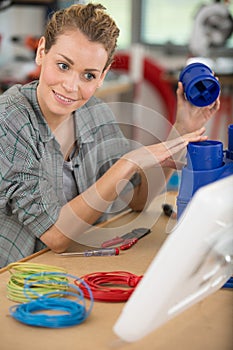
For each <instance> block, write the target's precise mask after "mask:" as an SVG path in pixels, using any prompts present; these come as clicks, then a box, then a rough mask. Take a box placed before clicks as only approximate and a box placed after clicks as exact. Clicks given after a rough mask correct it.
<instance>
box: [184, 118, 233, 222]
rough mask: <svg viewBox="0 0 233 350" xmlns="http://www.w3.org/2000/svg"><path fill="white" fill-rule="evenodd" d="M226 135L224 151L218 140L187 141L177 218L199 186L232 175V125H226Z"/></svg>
mask: <svg viewBox="0 0 233 350" xmlns="http://www.w3.org/2000/svg"><path fill="white" fill-rule="evenodd" d="M228 137H229V142H228V149H227V150H225V151H224V150H223V144H222V142H220V141H214V140H208V141H203V142H191V143H189V145H188V147H187V165H186V166H185V167H184V168H183V169H182V173H181V181H180V188H179V193H178V196H177V219H179V218H180V216H181V214H182V213H183V211H184V210H185V208H186V206H187V204H188V203H189V201H190V200H191V198H192V196H193V195H194V193H195V192H196V191H197V190H198V189H199V188H200V187H202V186H205V185H208V184H209V183H211V182H214V181H217V180H220V179H222V178H224V177H226V176H229V175H233V125H229V126H228Z"/></svg>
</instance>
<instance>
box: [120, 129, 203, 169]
mask: <svg viewBox="0 0 233 350" xmlns="http://www.w3.org/2000/svg"><path fill="white" fill-rule="evenodd" d="M204 132H205V128H204V127H202V128H201V129H199V130H196V131H194V132H192V133H188V134H185V135H183V136H180V137H178V138H176V139H173V140H169V141H166V142H161V143H158V144H153V145H150V146H144V147H140V148H138V149H136V150H134V151H131V152H129V153H127V154H125V155H124V157H123V159H126V160H128V161H130V162H132V163H135V165H137V167H138V168H140V169H144V170H145V169H148V168H151V167H153V166H158V165H160V166H163V167H165V166H166V167H167V166H169V167H172V168H174V167H175V168H177V167H178V168H179V164H176V162H175V161H174V160H173V159H172V158H173V156H174V155H175V154H176V153H178V152H179V151H181V150H183V149H184V148H185V147H186V146H187V145H188V143H189V142H198V141H204V140H206V139H207V136H204V135H203V134H204Z"/></svg>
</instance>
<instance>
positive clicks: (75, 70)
mask: <svg viewBox="0 0 233 350" xmlns="http://www.w3.org/2000/svg"><path fill="white" fill-rule="evenodd" d="M104 10H105V9H104V7H103V6H101V5H94V4H87V5H73V6H71V7H70V8H67V9H63V10H60V11H58V12H56V13H55V14H54V15H53V17H52V18H51V20H50V21H49V23H48V25H47V27H46V30H45V34H44V36H43V37H42V38H41V39H40V41H39V45H38V50H37V55H36V63H37V65H38V66H39V67H40V69H41V73H40V77H39V81H34V82H32V83H29V84H26V85H23V86H22V85H16V86H14V87H12V88H10V89H9V90H8V91H6V92H5V93H4V94H3V95H2V96H1V97H0V115H1V117H0V118H1V124H0V125H1V128H0V134H1V137H0V140H1V141H0V147H1V152H0V154H1V156H0V157H1V163H0V164H1V182H0V220H1V231H0V246H1V255H0V266H1V267H3V266H4V265H7V264H8V263H10V262H12V261H16V260H18V259H20V258H22V257H25V256H27V255H30V254H32V253H33V252H35V251H38V250H40V249H41V248H43V247H45V246H47V247H49V248H50V249H52V250H53V251H54V252H63V251H65V250H66V249H67V248H68V247H69V245H70V243H71V241H72V239H74V240H75V239H77V237H78V235H79V234H81V233H82V232H84V231H85V230H86V229H87V228H88V227H89V226H90V225H93V224H94V223H95V222H96V221H97V220H98V219H99V218H100V217H101V216H102V214H103V213H104V212H105V211H106V210H107V208H108V207H109V206H110V205H111V203H112V202H113V201H114V200H115V199H116V198H117V197H118V195H119V194H121V193H123V194H124V195H125V197H127V198H128V199H127V201H128V202H127V204H128V205H129V206H130V207H131V208H133V209H134V210H142V209H143V208H144V206H145V204H146V203H148V199H149V198H151V197H153V196H154V195H155V193H153V191H150V192H149V193H148V184H147V179H146V176H145V171H146V170H147V169H150V168H153V167H155V166H158V165H159V164H161V165H162V166H164V167H165V166H173V165H174V160H172V156H173V155H174V154H177V153H178V152H179V151H181V150H183V149H184V148H185V147H186V145H187V144H188V142H190V141H200V140H205V139H206V136H203V133H204V128H203V125H204V124H205V122H206V121H207V120H208V119H209V118H210V117H211V116H212V115H213V113H214V112H215V111H216V110H217V109H218V108H219V101H217V102H216V104H215V105H214V106H212V108H205V109H197V108H196V109H193V108H191V106H189V105H188V103H187V102H186V101H185V99H184V97H183V91H182V86H181V85H180V86H179V88H178V92H177V96H178V109H177V119H176V123H175V125H174V130H176V132H178V133H180V135H181V136H180V137H178V138H176V139H173V140H169V141H167V142H164V143H160V144H156V145H151V146H148V147H141V148H138V149H134V150H131V149H130V146H129V143H128V141H127V140H126V139H125V138H124V137H123V135H122V133H121V131H120V129H119V127H118V125H117V123H116V121H115V119H114V117H113V115H112V114H111V112H110V110H109V109H108V107H107V106H106V105H105V104H103V103H100V101H99V100H97V99H96V98H94V97H93V95H94V93H95V91H96V89H97V88H98V87H99V86H101V84H102V82H103V80H104V78H105V76H106V74H107V72H108V70H109V69H110V66H111V63H112V61H113V55H114V51H115V48H116V44H117V38H118V35H119V30H118V28H117V26H116V24H115V23H114V21H113V20H112V19H111V18H110V17H109V16H108V15H107V14H106V13H105V11H104ZM164 172H165V175H166V176H168V174H169V170H167V169H165V170H164ZM132 188H133V191H132Z"/></svg>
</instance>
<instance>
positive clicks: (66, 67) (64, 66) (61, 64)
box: [58, 63, 69, 70]
mask: <svg viewBox="0 0 233 350" xmlns="http://www.w3.org/2000/svg"><path fill="white" fill-rule="evenodd" d="M58 67H59V68H60V69H61V70H68V69H69V66H68V65H67V64H66V63H58Z"/></svg>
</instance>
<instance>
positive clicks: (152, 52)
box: [0, 0, 233, 143]
mask: <svg viewBox="0 0 233 350" xmlns="http://www.w3.org/2000/svg"><path fill="white" fill-rule="evenodd" d="M78 2H81V3H86V2H87V1H66V0H57V1H49V0H44V1H43V0H40V1H39V0H38V1H37V0H34V1H26V0H24V1H17V0H15V1H11V0H3V1H1V0H0V93H2V92H4V91H5V90H6V89H7V88H8V87H10V86H11V85H13V84H15V83H24V82H27V81H30V80H32V79H37V78H38V74H39V71H38V69H37V67H36V65H35V62H34V57H35V52H36V48H37V42H38V38H39V37H40V36H41V35H43V30H44V26H45V22H46V20H47V19H48V16H49V15H50V14H51V13H52V12H53V11H54V10H56V9H59V8H63V7H67V6H69V5H71V4H74V3H78ZM92 2H100V3H101V4H103V5H104V6H105V7H106V9H107V12H108V13H109V14H110V15H111V16H112V17H113V18H114V19H115V21H116V23H117V24H118V26H119V28H120V30H121V34H120V38H119V42H118V49H117V53H116V57H115V62H114V64H113V66H112V69H111V71H110V72H109V74H108V75H107V79H106V81H105V83H104V85H103V87H102V88H101V89H100V90H98V92H97V95H98V97H100V98H102V99H103V100H104V101H106V102H108V103H112V102H122V103H133V104H137V105H140V106H143V112H145V110H152V111H156V112H158V113H159V114H161V115H162V116H164V117H165V118H166V119H167V121H168V122H169V123H170V122H171V123H172V122H173V121H174V114H175V108H176V95H175V92H176V87H177V81H178V77H179V74H180V71H181V70H182V69H183V67H184V66H185V65H186V64H187V63H189V62H192V61H201V62H203V63H206V64H207V65H209V66H210V67H211V68H212V69H213V70H214V72H215V73H216V75H217V76H218V77H219V79H220V83H221V102H222V104H221V109H220V111H219V112H218V114H217V115H216V117H215V118H214V119H213V121H212V122H211V123H210V124H209V125H208V134H209V136H210V138H212V139H220V140H221V141H223V142H226V140H227V135H226V133H227V125H229V124H231V123H233V34H232V32H233V19H232V16H233V3H232V1H213V0H189V1H187V0H176V1H173V0H98V1H92ZM124 110H125V109H124ZM121 112H122V109H121V110H120V113H121ZM118 113H119V111H118ZM122 113H123V112H122ZM130 113H132V111H131V112H130ZM140 113H141V114H142V115H141V116H139V120H141V123H142V124H144V122H145V116H144V114H145V113H144V114H143V113H142V111H141V112H140ZM149 119H150V120H151V118H149ZM149 119H148V120H149ZM158 120H159V118H158V119H157V121H156V123H157V124H158V125H156V126H153V127H158V128H159V129H161V130H163V132H162V134H163V135H161V138H163V137H166V134H167V132H168V129H169V126H168V127H164V125H159V123H160V122H159V121H158ZM148 125H149V128H150V127H151V126H150V122H148ZM130 132H132V131H130ZM140 137H141V138H142V140H140V141H143V143H147V142H149V141H150V140H148V137H147V136H145V135H140Z"/></svg>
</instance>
